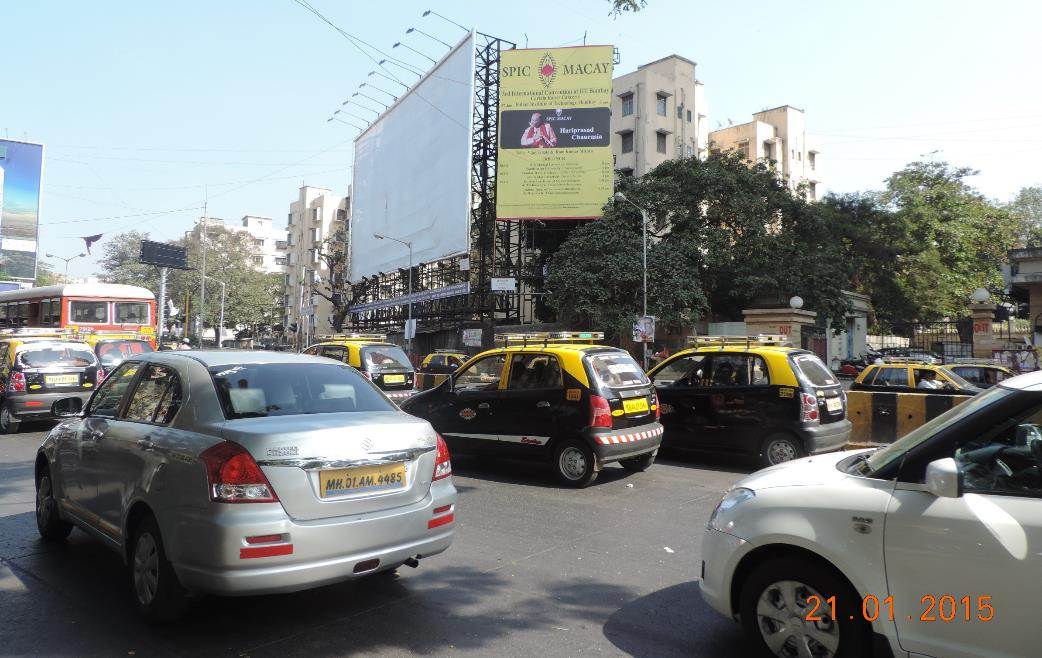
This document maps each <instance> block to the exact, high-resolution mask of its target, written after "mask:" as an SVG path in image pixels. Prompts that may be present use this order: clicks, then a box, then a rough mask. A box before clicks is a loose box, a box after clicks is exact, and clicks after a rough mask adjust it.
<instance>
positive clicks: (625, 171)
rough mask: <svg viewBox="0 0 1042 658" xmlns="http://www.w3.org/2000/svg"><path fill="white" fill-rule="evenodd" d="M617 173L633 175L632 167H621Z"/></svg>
mask: <svg viewBox="0 0 1042 658" xmlns="http://www.w3.org/2000/svg"><path fill="white" fill-rule="evenodd" d="M619 175H620V176H632V175H633V168H632V167H623V168H622V169H619Z"/></svg>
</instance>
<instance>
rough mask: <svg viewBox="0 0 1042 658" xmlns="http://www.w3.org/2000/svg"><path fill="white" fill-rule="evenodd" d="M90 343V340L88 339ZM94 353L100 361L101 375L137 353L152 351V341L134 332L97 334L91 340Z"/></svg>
mask: <svg viewBox="0 0 1042 658" xmlns="http://www.w3.org/2000/svg"><path fill="white" fill-rule="evenodd" d="M88 343H90V341H88ZM92 346H93V348H94V353H95V354H97V355H98V361H100V362H101V369H102V375H104V374H105V373H107V372H109V371H111V370H112V369H113V368H115V367H116V366H118V365H119V364H121V363H123V362H124V361H125V360H127V359H128V358H130V357H132V356H137V355H138V354H147V353H149V352H154V351H155V350H153V349H152V343H151V342H149V341H148V340H147V339H145V338H143V337H141V336H138V335H136V334H132V333H128V334H124V335H118V336H117V335H104V334H102V335H99V336H98V338H97V340H95V341H94V342H93V345H92Z"/></svg>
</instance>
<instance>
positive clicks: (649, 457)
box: [619, 452, 656, 473]
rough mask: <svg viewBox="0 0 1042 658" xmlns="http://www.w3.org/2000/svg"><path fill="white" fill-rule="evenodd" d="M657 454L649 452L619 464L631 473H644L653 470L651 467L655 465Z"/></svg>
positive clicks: (621, 461)
mask: <svg viewBox="0 0 1042 658" xmlns="http://www.w3.org/2000/svg"><path fill="white" fill-rule="evenodd" d="M655 456H656V453H654V452H649V453H647V454H644V455H639V456H637V457H630V458H629V459H623V460H620V461H619V463H620V464H622V467H623V468H624V469H626V470H627V471H629V472H631V473H643V472H644V471H646V470H648V469H649V468H651V465H652V464H654V463H655Z"/></svg>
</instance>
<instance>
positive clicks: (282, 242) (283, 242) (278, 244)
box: [275, 236, 289, 249]
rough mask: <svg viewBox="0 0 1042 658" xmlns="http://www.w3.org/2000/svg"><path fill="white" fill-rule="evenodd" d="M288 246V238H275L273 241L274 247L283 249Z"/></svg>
mask: <svg viewBox="0 0 1042 658" xmlns="http://www.w3.org/2000/svg"><path fill="white" fill-rule="evenodd" d="M287 237H288V236H287ZM288 246H289V241H288V240H276V241H275V248H276V249H285V248H286V247H288Z"/></svg>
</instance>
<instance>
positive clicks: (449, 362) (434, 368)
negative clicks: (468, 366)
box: [417, 350, 469, 375]
mask: <svg viewBox="0 0 1042 658" xmlns="http://www.w3.org/2000/svg"><path fill="white" fill-rule="evenodd" d="M468 358H469V357H468V356H467V353H466V352H460V351H459V350H435V351H433V352H431V353H430V354H428V355H427V356H425V357H423V361H422V362H421V363H420V367H419V368H418V369H417V372H422V373H424V374H427V375H451V374H452V373H454V372H456V371H457V370H458V369H459V367H460V366H461V365H463V364H464V363H465V362H466V361H467V359H468Z"/></svg>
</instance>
